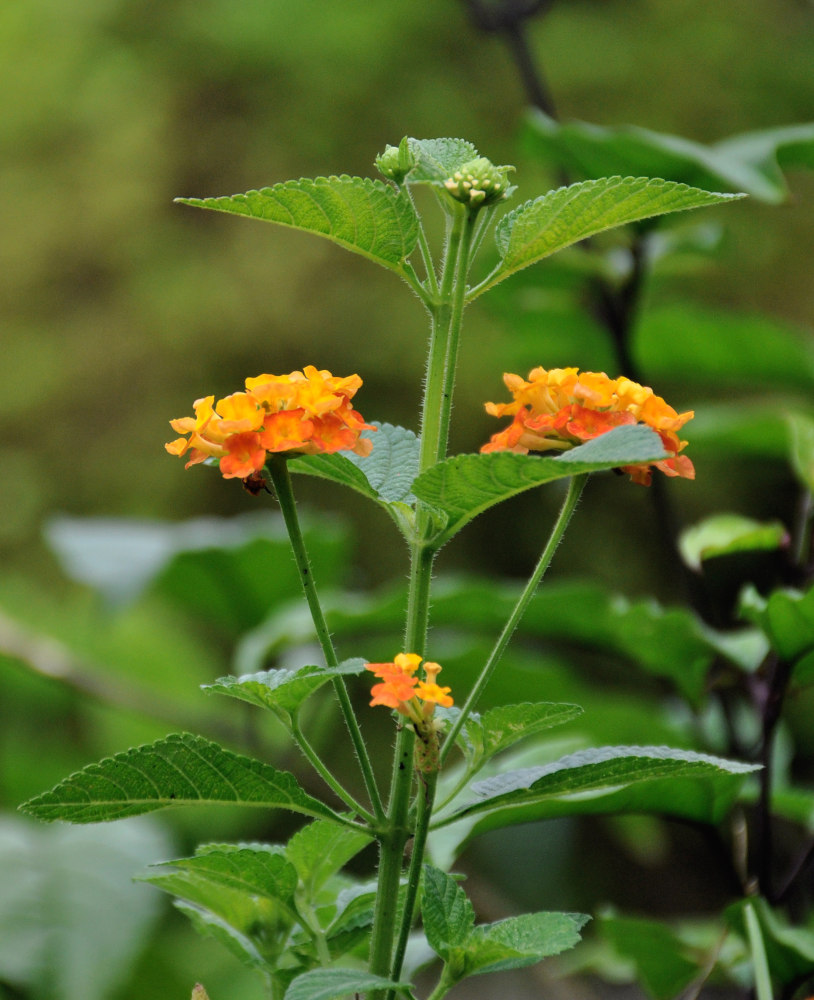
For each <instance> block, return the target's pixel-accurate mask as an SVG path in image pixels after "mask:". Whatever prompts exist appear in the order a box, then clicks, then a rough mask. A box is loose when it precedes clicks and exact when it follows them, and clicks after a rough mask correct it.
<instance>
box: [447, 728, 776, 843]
mask: <svg viewBox="0 0 814 1000" xmlns="http://www.w3.org/2000/svg"><path fill="white" fill-rule="evenodd" d="M756 770H758V768H757V767H756V766H755V765H751V764H741V763H738V762H735V761H728V760H723V759H721V758H718V757H711V756H708V755H706V754H699V753H695V752H693V751H690V750H674V749H671V748H669V747H599V748H596V749H591V750H582V751H579V752H577V753H574V754H570V755H568V756H566V757H563V758H561V759H560V760H558V761H555V762H554V763H552V764H547V765H542V766H538V767H527V768H522V769H519V770H516V771H507V772H501V773H500V774H497V775H496V776H494V777H492V778H490V779H487V780H486V781H480V782H476V783H475V784H473V785H472V786H471V791H473V792H474V793H475V794H476V795H478V796H479V797H478V799H476V800H475V801H473V802H470V803H469V804H468V805H465V806H463V807H462V808H460V809H457V810H455V811H454V812H452V813H448V814H447V815H446V816H440V817H438V818H437V819H436V821H435V823H434V826H435V827H443V826H447V825H450V824H453V823H460V827H459V832H458V833H457V837H458V843H457V847H456V848H455V849H454V850H452V849H451V848H450V845H449V843H448V838H447V840H445V841H444V850H445V852H447V853H452V854H455V853H459V852H460V850H461V849H462V848H463V847H464V846H465V845H466V844H468V843H469V842H470V841H471V840H472V839H473V838H474V837H476V836H478V835H479V834H481V833H486V832H488V831H489V830H495V829H499V828H501V827H504V826H512V825H516V824H518V823H527V822H532V821H538V820H542V819H552V818H554V817H559V816H576V815H583V814H586V815H607V814H612V813H617V812H642V813H657V814H661V815H668V816H680V817H683V818H686V819H693V820H699V821H702V822H708V823H717V822H720V820H721V819H722V818H723V816H724V815H726V812H727V810H728V809H729V807H730V806H731V804H732V802H733V801H734V799H735V797H736V795H737V794H738V792H739V790H740V786H741V784H742V783H743V780H744V778H745V777H746V775H748V774H750V773H752V772H754V771H756Z"/></svg>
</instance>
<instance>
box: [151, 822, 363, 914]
mask: <svg viewBox="0 0 814 1000" xmlns="http://www.w3.org/2000/svg"><path fill="white" fill-rule="evenodd" d="M332 825H333V824H332ZM337 829H342V828H341V827H339V828H337ZM349 832H352V831H349ZM151 868H154V869H158V872H157V874H156V875H155V876H150V875H148V876H144V877H143V880H144V881H146V882H156V883H157V884H160V882H161V880H162V879H163V878H164V873H163V871H162V870H163V869H165V868H175V869H178V870H179V871H180V872H182V873H184V874H185V875H186V876H187V878H188V879H189V880H191V881H193V882H200V883H202V884H207V885H212V886H215V887H223V888H226V889H230V890H232V891H234V892H238V893H243V894H245V895H247V896H264V897H266V898H268V899H278V900H288V899H290V898H291V896H292V895H293V894H294V890H295V889H296V888H297V872H296V869H295V868H294V866H293V865H292V864H291V863H290V862H289V861H287V860H286V858H285V857H283V855H282V854H281V853H279V852H278V851H273V850H270V849H269V848H268V847H267V846H264V845H257V846H254V845H248V844H213V845H211V846H209V847H206V848H200V849H199V850H198V853H196V855H195V856H194V857H192V858H179V859H177V860H175V861H165V862H162V863H161V864H160V865H152V866H151ZM173 891H174V890H173ZM187 898H188V897H187Z"/></svg>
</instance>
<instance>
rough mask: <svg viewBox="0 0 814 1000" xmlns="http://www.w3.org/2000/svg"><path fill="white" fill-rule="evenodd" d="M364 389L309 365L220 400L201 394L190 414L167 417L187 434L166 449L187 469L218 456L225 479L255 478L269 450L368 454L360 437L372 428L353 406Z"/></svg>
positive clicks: (355, 379) (352, 378)
mask: <svg viewBox="0 0 814 1000" xmlns="http://www.w3.org/2000/svg"><path fill="white" fill-rule="evenodd" d="M361 384H362V380H361V379H360V378H359V376H358V375H349V376H348V377H347V378H339V377H337V376H334V375H332V374H331V373H330V372H329V371H319V370H318V369H316V368H314V366H313V365H308V366H306V367H305V368H304V369H303V370H302V371H295V372H291V374H289V375H258V376H257V377H256V378H247V379H246V391H245V392H234V393H232V395H231V396H225V397H224V398H223V399H219V400H218V402H217V403H215V397H214V396H205V397H204V398H202V399H198V400H196V401H195V404H194V410H195V416H194V417H181V418H179V419H177V420H171V421H170V426H171V427H172V429H173V430H174V431H176V433H178V434H181V435H187V436H185V437H179V438H176V439H175V440H174V441H170V442H169V443H168V444H166V445H165V446H164V447H165V448H166V449H167V451H168V452H169V453H170V454H171V455H179V456H181V455H183V456H186V457H187V459H188V461H187V463H186V468H189V467H190V465H196V464H197V463H199V462H204V461H205V460H206V459H208V458H216V459H218V464H219V466H220V471H221V473H222V475H223V476H224V478H225V479H247V478H248V477H249V476H252V475H255V474H256V473H259V472H260V470H261V469H262V468H263V466H264V465H265V463H266V456H267V454H268V453H269V452H271V453H273V454H277V453H280V452H296V453H297V454H301V455H316V454H324V453H328V452H334V451H354V452H356V454H357V455H368V454H370V451H371V448H372V447H373V443H372V441H370V440H369V439H368V438H363V437H361V436H360V435H361V432H362V431H363V430H374V429H375V428H373V427H372V426H371V425H370V424H366V423H365V422H364V418H363V417H362V415H361V414H360V413H357V411H356V410H354V409H353V407H352V405H351V402H350V401H351V399H352V398H353V396H354V395H355V394H356V391H357V389H358V388H359V387H360V386H361Z"/></svg>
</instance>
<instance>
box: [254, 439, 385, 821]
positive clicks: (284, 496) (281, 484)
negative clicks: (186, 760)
mask: <svg viewBox="0 0 814 1000" xmlns="http://www.w3.org/2000/svg"><path fill="white" fill-rule="evenodd" d="M268 469H269V473H270V474H271V481H272V484H273V486H274V492H275V494H276V495H277V501H278V503H279V504H280V510H281V511H282V513H283V520H284V521H285V526H286V530H287V531H288V538H289V541H290V543H291V548H292V550H293V552H294V559H295V561H296V564H297V571H298V572H299V575H300V582H301V583H302V589H303V592H304V593H305V600H306V601H307V602H308V609H309V611H310V612H311V619H312V621H313V623H314V629H315V630H316V633H317V639H318V640H319V644H320V646H321V647H322V655H323V656H324V657H325V662H326V664H327V665H328V666H329V667H336V666H338V665H339V658H338V657H337V655H336V649H335V648H334V644H333V640H332V639H331V633H330V632H329V631H328V625H327V622H326V621H325V616H324V614H323V613H322V605H321V604H320V601H319V595H318V593H317V588H316V584H315V582H314V574H313V572H312V570H311V560H310V559H309V557H308V550H307V549H306V547H305V540H304V539H303V537H302V530H301V528H300V520H299V517H298V515H297V505H296V502H295V500H294V491H293V489H292V487H291V473H290V472H289V471H288V465H287V463H286V459H285V457H284V456H282V455H272V456H271V458H270V459H269V463H268ZM332 680H333V687H334V691H335V692H336V697H337V699H338V701H339V706H340V708H341V710H342V716H343V718H344V719H345V725H346V726H347V728H348V733H349V734H350V738H351V742H352V743H353V749H354V750H355V752H356V756H357V758H358V760H359V767H360V769H361V771H362V779H363V781H364V783H365V788H366V789H367V794H368V796H369V798H370V802H371V805H372V806H373V812H374V814H375V815H376V817H377V819H382V818H383V817H384V807H383V806H382V801H381V798H380V796H379V789H378V787H377V785H376V778H375V776H374V774H373V767H372V765H371V763H370V757H369V755H368V752H367V747H366V746H365V742H364V740H363V739H362V733H361V731H360V729H359V722H358V720H357V718H356V714H355V712H354V711H353V705H352V704H351V701H350V696H349V695H348V690H347V688H346V687H345V682H344V680H343V679H342V678H341V677H339V676H334V677H333V678H332Z"/></svg>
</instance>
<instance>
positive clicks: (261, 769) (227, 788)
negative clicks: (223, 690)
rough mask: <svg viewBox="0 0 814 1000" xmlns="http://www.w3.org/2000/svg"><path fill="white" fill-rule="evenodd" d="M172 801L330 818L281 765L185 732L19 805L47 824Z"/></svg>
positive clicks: (114, 815) (98, 818) (99, 818)
mask: <svg viewBox="0 0 814 1000" xmlns="http://www.w3.org/2000/svg"><path fill="white" fill-rule="evenodd" d="M178 805H248V806H256V807H260V808H264V809H290V810H292V811H293V812H299V813H305V814H306V815H308V816H316V817H327V818H331V817H335V814H334V813H333V812H332V811H331V810H330V809H329V808H328V806H326V805H324V804H323V803H322V802H320V801H319V799H315V798H313V797H312V796H310V795H308V794H307V793H306V792H304V791H303V790H302V789H301V788H300V786H299V785H298V784H297V781H296V779H295V778H294V776H293V775H292V774H289V773H288V772H287V771H278V770H277V769H276V768H274V767H272V766H271V765H270V764H264V763H262V762H260V761H257V760H253V759H252V758H251V757H244V756H242V755H240V754H236V753H233V752H232V751H231V750H225V749H224V748H223V747H221V746H219V745H218V744H217V743H212V742H211V741H209V740H206V739H203V738H202V737H200V736H193V735H191V734H189V733H177V734H174V735H172V736H168V737H167V738H166V739H163V740H159V741H158V742H157V743H152V744H150V745H147V746H141V747H135V748H133V749H131V750H126V751H125V752H124V753H120V754H116V755H115V756H114V757H107V758H105V759H104V760H102V761H100V762H99V763H98V764H91V765H90V766H88V767H86V768H84V769H83V770H81V771H77V772H76V773H75V774H72V775H71V776H70V777H68V778H66V779H65V780H64V781H61V782H60V783H59V784H58V785H56V786H55V787H54V788H53V789H51V791H49V792H45V793H43V794H42V795H38V796H37V797H36V798H33V799H30V800H29V801H28V802H26V803H24V805H22V806H21V807H20V808H21V809H22V810H23V812H26V813H28V814H29V815H31V816H35V817H36V818H37V819H41V820H45V821H46V822H51V821H52V820H56V819H60V820H65V821H67V822H69V823H99V822H106V821H109V820H114V819H122V818H124V817H125V816H137V815H140V814H141V813H147V812H153V811H154V810H156V809H164V808H166V807H167V806H178Z"/></svg>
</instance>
